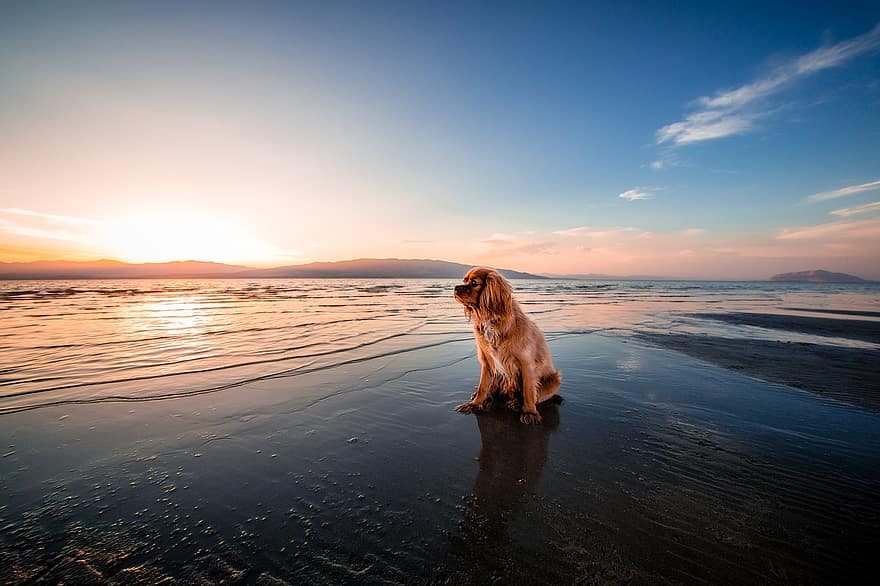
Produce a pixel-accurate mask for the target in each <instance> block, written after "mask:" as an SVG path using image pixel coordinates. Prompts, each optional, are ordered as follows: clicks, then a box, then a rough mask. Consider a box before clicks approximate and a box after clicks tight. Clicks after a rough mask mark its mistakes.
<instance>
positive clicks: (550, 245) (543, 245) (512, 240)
mask: <svg viewBox="0 0 880 586" xmlns="http://www.w3.org/2000/svg"><path fill="white" fill-rule="evenodd" d="M555 246H556V243H555V242H550V241H547V240H534V239H533V238H532V237H531V236H528V237H519V236H511V235H506V234H492V236H490V237H489V238H485V239H483V240H480V241H479V242H478V243H477V247H478V248H479V249H481V251H482V252H483V253H485V254H490V255H493V256H499V257H505V256H533V255H539V254H552V253H553V249H554V248H555Z"/></svg>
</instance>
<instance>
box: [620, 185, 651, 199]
mask: <svg viewBox="0 0 880 586" xmlns="http://www.w3.org/2000/svg"><path fill="white" fill-rule="evenodd" d="M617 197H621V198H623V199H627V200H629V201H636V200H642V199H651V198H653V197H654V194H653V193H651V192H650V191H649V190H647V189H641V188H639V187H636V188H633V189H630V190H627V191H624V192H623V193H620V194H618V196H617Z"/></svg>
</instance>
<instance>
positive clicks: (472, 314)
mask: <svg viewBox="0 0 880 586" xmlns="http://www.w3.org/2000/svg"><path fill="white" fill-rule="evenodd" d="M454 297H455V300H456V301H458V302H459V303H461V304H462V305H463V306H464V313H465V315H466V316H467V317H468V319H469V320H470V321H471V322H473V324H474V337H475V338H476V341H477V358H478V359H479V361H480V366H481V371H480V383H479V385H478V386H477V390H476V392H475V393H474V395H473V397H471V400H470V401H468V402H467V403H462V404H461V405H459V406H458V407H456V408H455V410H456V411H459V412H461V413H475V412H479V411H482V410H484V409H485V407H486V405H487V401H489V400H490V399H491V397H492V395H494V394H496V393H500V394H501V395H504V396H505V397H507V407H508V408H510V409H512V410H514V411H519V410H520V409H521V410H522V415H520V418H519V419H520V421H522V422H523V423H525V424H533V423H541V415H540V414H539V413H538V409H537V405H538V404H539V403H543V402H544V401H548V400H554V401H556V402H560V403H561V402H562V397H561V396H559V395H557V394H556V391H557V390H558V389H559V386H560V385H561V384H562V375H561V374H560V372H559V371H558V370H556V369H555V368H554V367H553V358H552V357H551V356H550V349H549V348H548V347H547V341H546V340H545V339H544V334H542V333H541V330H539V329H538V326H537V325H535V322H533V321H532V320H531V319H529V318H528V317H527V316H526V314H525V313H523V310H522V308H520V306H519V303H517V302H516V299H514V298H513V288H512V287H511V286H510V283H508V282H507V280H506V279H505V278H504V277H502V276H501V275H500V274H498V272H497V271H494V270H492V269H486V268H482V267H478V268H473V269H471V270H470V271H468V273H467V274H466V275H465V277H464V280H463V283H462V284H461V285H457V286H456V287H455V293H454ZM519 390H521V391H522V407H520V403H519V401H518V400H517V391H519Z"/></svg>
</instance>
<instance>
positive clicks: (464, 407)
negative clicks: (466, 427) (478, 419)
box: [455, 401, 483, 413]
mask: <svg viewBox="0 0 880 586" xmlns="http://www.w3.org/2000/svg"><path fill="white" fill-rule="evenodd" d="M455 410H456V411H458V412H459V413H479V412H480V411H482V410H483V406H482V405H479V404H477V403H474V402H472V401H468V402H467V403H462V404H461V405H459V406H458V407H456V408H455Z"/></svg>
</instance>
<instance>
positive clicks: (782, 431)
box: [0, 334, 880, 584]
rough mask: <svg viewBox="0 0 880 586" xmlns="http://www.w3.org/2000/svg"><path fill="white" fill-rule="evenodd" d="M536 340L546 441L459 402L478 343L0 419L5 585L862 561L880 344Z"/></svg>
mask: <svg viewBox="0 0 880 586" xmlns="http://www.w3.org/2000/svg"><path fill="white" fill-rule="evenodd" d="M647 342H650V344H649V343H647ZM658 343H659V344H664V345H668V346H669V347H670V348H675V350H671V349H666V348H659V347H655V346H654V345H653V344H658ZM550 347H551V350H552V352H553V353H554V357H555V360H556V364H557V366H558V367H559V368H560V369H561V370H562V371H563V374H564V385H563V389H562V393H563V394H564V395H565V397H566V401H565V402H564V403H563V404H562V405H545V406H542V408H541V412H542V415H543V417H544V425H542V426H537V427H526V426H523V425H521V424H519V422H518V421H517V420H516V417H515V416H513V415H512V414H510V413H507V412H505V411H504V410H503V409H502V410H498V411H493V412H490V413H487V414H483V415H462V414H459V413H456V412H454V411H453V408H454V407H455V405H457V404H459V403H461V402H462V401H463V400H465V399H466V398H467V397H469V396H470V393H471V392H472V390H473V387H474V385H475V384H476V380H477V377H478V365H477V363H476V359H475V358H474V355H473V352H474V350H473V342H472V341H470V340H463V341H455V340H453V341H450V342H449V343H446V344H442V345H439V346H434V347H427V348H422V349H419V350H414V351H411V352H405V353H399V354H394V355H389V356H381V357H377V358H375V359H370V360H364V361H360V362H356V363H349V364H343V365H340V366H337V367H333V368H328V369H323V370H320V371H315V372H311V373H308V374H302V375H300V376H291V377H289V378H284V377H279V378H273V379H270V380H264V381H258V382H254V383H251V384H248V385H246V386H244V387H237V388H234V389H227V390H223V391H218V392H211V393H205V394H201V395H196V396H190V397H186V396H184V397H181V398H176V399H170V400H155V401H149V402H139V403H112V402H104V403H99V404H93V405H59V406H51V407H45V408H39V409H34V410H30V411H24V412H19V413H12V414H7V415H4V416H3V417H2V420H0V449H2V453H0V496H2V499H0V503H2V504H0V568H2V572H3V574H4V575H3V579H4V581H5V582H9V583H30V582H37V583H57V582H58V581H60V580H66V581H67V582H76V583H89V582H90V581H91V582H93V583H119V584H133V583H142V584H148V583H149V584H153V583H158V582H161V581H163V580H167V581H168V583H175V582H176V583H193V582H202V583H226V584H283V583H290V584H301V583H402V584H410V583H454V584H459V583H471V584H485V583H491V582H495V581H504V582H516V583H535V584H537V583H572V582H576V583H644V584H647V583H651V584H656V583H664V582H673V583H681V582H685V583H695V582H709V583H713V584H727V583H739V584H742V583H749V584H754V583H780V582H782V583H785V582H794V583H828V582H854V581H856V579H857V577H859V576H863V575H866V573H869V572H873V571H876V570H877V561H876V555H874V554H875V551H874V550H875V545H876V543H877V541H878V538H880V519H878V513H877V511H880V433H878V430H880V414H878V411H877V404H876V399H875V396H874V395H872V394H871V393H869V392H867V391H869V390H871V389H874V392H875V393H876V387H877V385H876V381H877V372H876V366H875V365H876V364H877V361H876V359H875V360H873V361H872V360H871V358H872V356H873V357H874V358H876V351H873V352H874V354H870V351H868V350H865V352H869V353H868V354H864V355H861V354H858V353H856V354H852V355H850V356H853V357H854V358H852V360H851V362H852V364H851V365H849V366H847V363H846V362H845V361H843V360H842V359H841V357H840V356H837V355H834V354H823V353H824V352H827V349H821V350H817V349H815V348H807V347H805V346H804V347H801V345H791V344H789V345H786V344H775V345H774V344H767V343H763V344H760V345H756V344H755V343H754V342H749V343H748V344H746V345H737V344H736V343H730V342H723V341H720V340H717V339H713V338H710V337H704V338H701V339H699V340H697V341H694V340H693V339H691V340H689V341H685V340H684V338H682V337H676V336H667V337H664V338H657V337H648V338H642V339H641V340H640V339H638V338H630V337H621V336H609V335H602V334H575V335H563V336H555V337H552V339H551V341H550ZM677 350H683V351H684V352H687V353H689V354H693V355H695V356H697V357H699V358H692V357H689V356H686V355H685V354H682V353H681V352H678V351H677ZM782 356H784V357H785V359H784V360H782V358H780V360H779V361H780V362H785V363H786V366H785V367H784V368H781V374H779V375H778V376H776V375H774V374H773V372H774V371H773V370H772V368H771V367H772V366H773V364H774V362H776V359H775V357H782ZM823 356H824V357H825V359H827V361H828V362H827V363H826V364H823V368H822V369H815V368H810V370H811V371H813V372H814V374H813V375H811V377H810V380H808V381H803V385H802V386H804V387H809V386H810V384H812V382H811V381H814V382H815V381H818V382H816V384H817V385H818V386H821V387H822V388H821V391H822V392H821V394H820V393H814V392H807V391H804V390H802V389H798V388H794V387H792V386H788V385H786V384H778V383H775V382H765V381H764V380H758V379H757V378H755V377H756V376H761V377H764V378H766V379H771V380H777V381H780V382H786V383H789V384H795V383H797V384H800V383H799V381H800V380H801V379H800V378H798V377H801V378H803V376H805V375H804V373H805V371H806V370H807V366H808V365H810V364H811V361H813V360H816V359H819V358H822V357H823ZM703 358H705V359H706V360H708V362H707V361H704V360H703ZM711 362H717V363H722V364H724V365H725V366H728V367H730V368H738V370H739V372H737V371H734V370H731V369H730V368H719V367H717V366H715V365H714V364H712V363H711ZM829 364H830V365H831V366H828V365H829ZM826 367H827V368H826ZM777 368H779V366H778V365H777ZM819 370H821V373H822V374H821V375H819V374H816V372H818V371H819ZM808 383H810V384H808ZM832 383H834V384H832ZM872 383H873V384H872ZM831 386H834V388H835V389H836V391H835V392H833V393H832V392H830V391H829V390H828V388H829V387H831ZM816 390H820V389H819V388H817V389H816ZM823 395H827V396H823ZM829 397H833V398H829Z"/></svg>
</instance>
